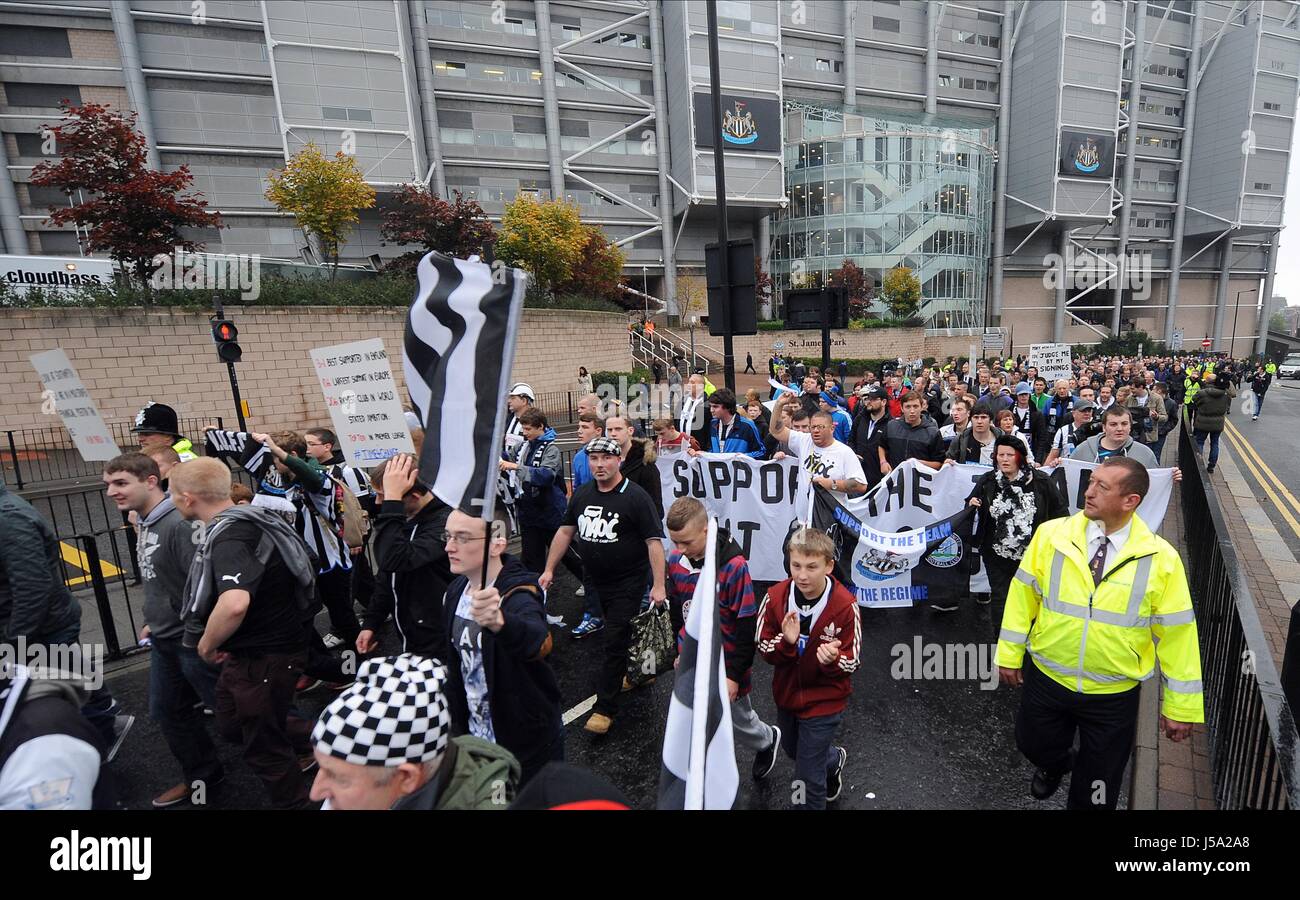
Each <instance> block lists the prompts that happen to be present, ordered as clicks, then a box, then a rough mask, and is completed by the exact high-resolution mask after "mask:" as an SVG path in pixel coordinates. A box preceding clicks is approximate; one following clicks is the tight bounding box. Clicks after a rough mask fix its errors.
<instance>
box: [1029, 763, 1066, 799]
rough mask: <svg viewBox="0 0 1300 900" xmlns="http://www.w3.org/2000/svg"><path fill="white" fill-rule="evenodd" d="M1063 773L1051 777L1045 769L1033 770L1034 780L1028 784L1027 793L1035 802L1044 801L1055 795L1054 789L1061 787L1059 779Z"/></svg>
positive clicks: (1063, 775) (1062, 776)
mask: <svg viewBox="0 0 1300 900" xmlns="http://www.w3.org/2000/svg"><path fill="white" fill-rule="evenodd" d="M1064 777H1065V773H1064V772H1061V773H1060V774H1059V775H1053V774H1051V773H1050V772H1048V771H1047V770H1046V769H1035V770H1034V778H1033V780H1032V781H1030V782H1029V793H1030V795H1031V796H1032V797H1033V798H1034V799H1035V800H1046V799H1047V798H1048V797H1050V796H1052V795H1053V794H1055V793H1056V789H1057V788H1059V787H1060V786H1061V779H1062V778H1064Z"/></svg>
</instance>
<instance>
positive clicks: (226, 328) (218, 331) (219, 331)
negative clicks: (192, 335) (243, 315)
mask: <svg viewBox="0 0 1300 900" xmlns="http://www.w3.org/2000/svg"><path fill="white" fill-rule="evenodd" d="M212 337H213V338H215V339H216V340H218V341H233V340H235V339H236V338H237V337H239V329H238V328H236V327H235V323H234V322H228V321H225V320H223V321H220V322H214V323H213V324H212Z"/></svg>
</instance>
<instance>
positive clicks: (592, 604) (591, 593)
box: [582, 578, 604, 619]
mask: <svg viewBox="0 0 1300 900" xmlns="http://www.w3.org/2000/svg"><path fill="white" fill-rule="evenodd" d="M582 586H583V587H584V588H586V591H587V592H586V593H585V594H584V595H583V597H582V599H583V600H585V601H586V609H585V610H583V611H584V612H585V613H586V614H587V615H589V616H591V617H592V618H593V619H599V618H602V617H603V615H604V614H603V613H602V612H601V611H600V594H599V592H597V590H596V583H595V582H593V581H592V580H591V579H590V578H584V579H582Z"/></svg>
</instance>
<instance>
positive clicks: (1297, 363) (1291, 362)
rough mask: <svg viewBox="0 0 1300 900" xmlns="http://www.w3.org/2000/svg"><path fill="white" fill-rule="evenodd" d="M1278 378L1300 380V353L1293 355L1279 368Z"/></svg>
mask: <svg viewBox="0 0 1300 900" xmlns="http://www.w3.org/2000/svg"><path fill="white" fill-rule="evenodd" d="M1277 377H1278V378H1300V353H1292V354H1291V355H1289V356H1288V357H1287V358H1286V359H1284V360H1282V365H1280V366H1278V367H1277Z"/></svg>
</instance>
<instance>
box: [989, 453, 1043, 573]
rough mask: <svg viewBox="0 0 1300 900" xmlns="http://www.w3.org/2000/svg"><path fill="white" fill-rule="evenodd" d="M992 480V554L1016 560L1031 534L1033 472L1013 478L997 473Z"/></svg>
mask: <svg viewBox="0 0 1300 900" xmlns="http://www.w3.org/2000/svg"><path fill="white" fill-rule="evenodd" d="M994 477H995V479H996V481H997V488H998V493H997V496H996V497H994V498H993V502H992V503H990V504H989V519H990V520H991V522H992V523H993V552H994V553H996V554H997V555H998V556H1000V557H1002V558H1003V559H1009V560H1019V559H1020V558H1021V557H1023V556H1024V555H1025V549H1026V548H1027V547H1028V546H1029V539H1030V537H1032V536H1033V533H1034V513H1035V512H1036V511H1037V503H1036V502H1035V497H1034V487H1033V485H1034V472H1033V469H1030V468H1024V469H1022V470H1021V471H1020V474H1019V475H1018V476H1017V477H1015V478H1008V477H1007V476H1006V475H1005V474H1003V472H1002V470H1001V469H999V470H998V471H997V474H996V475H995V476H994Z"/></svg>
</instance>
